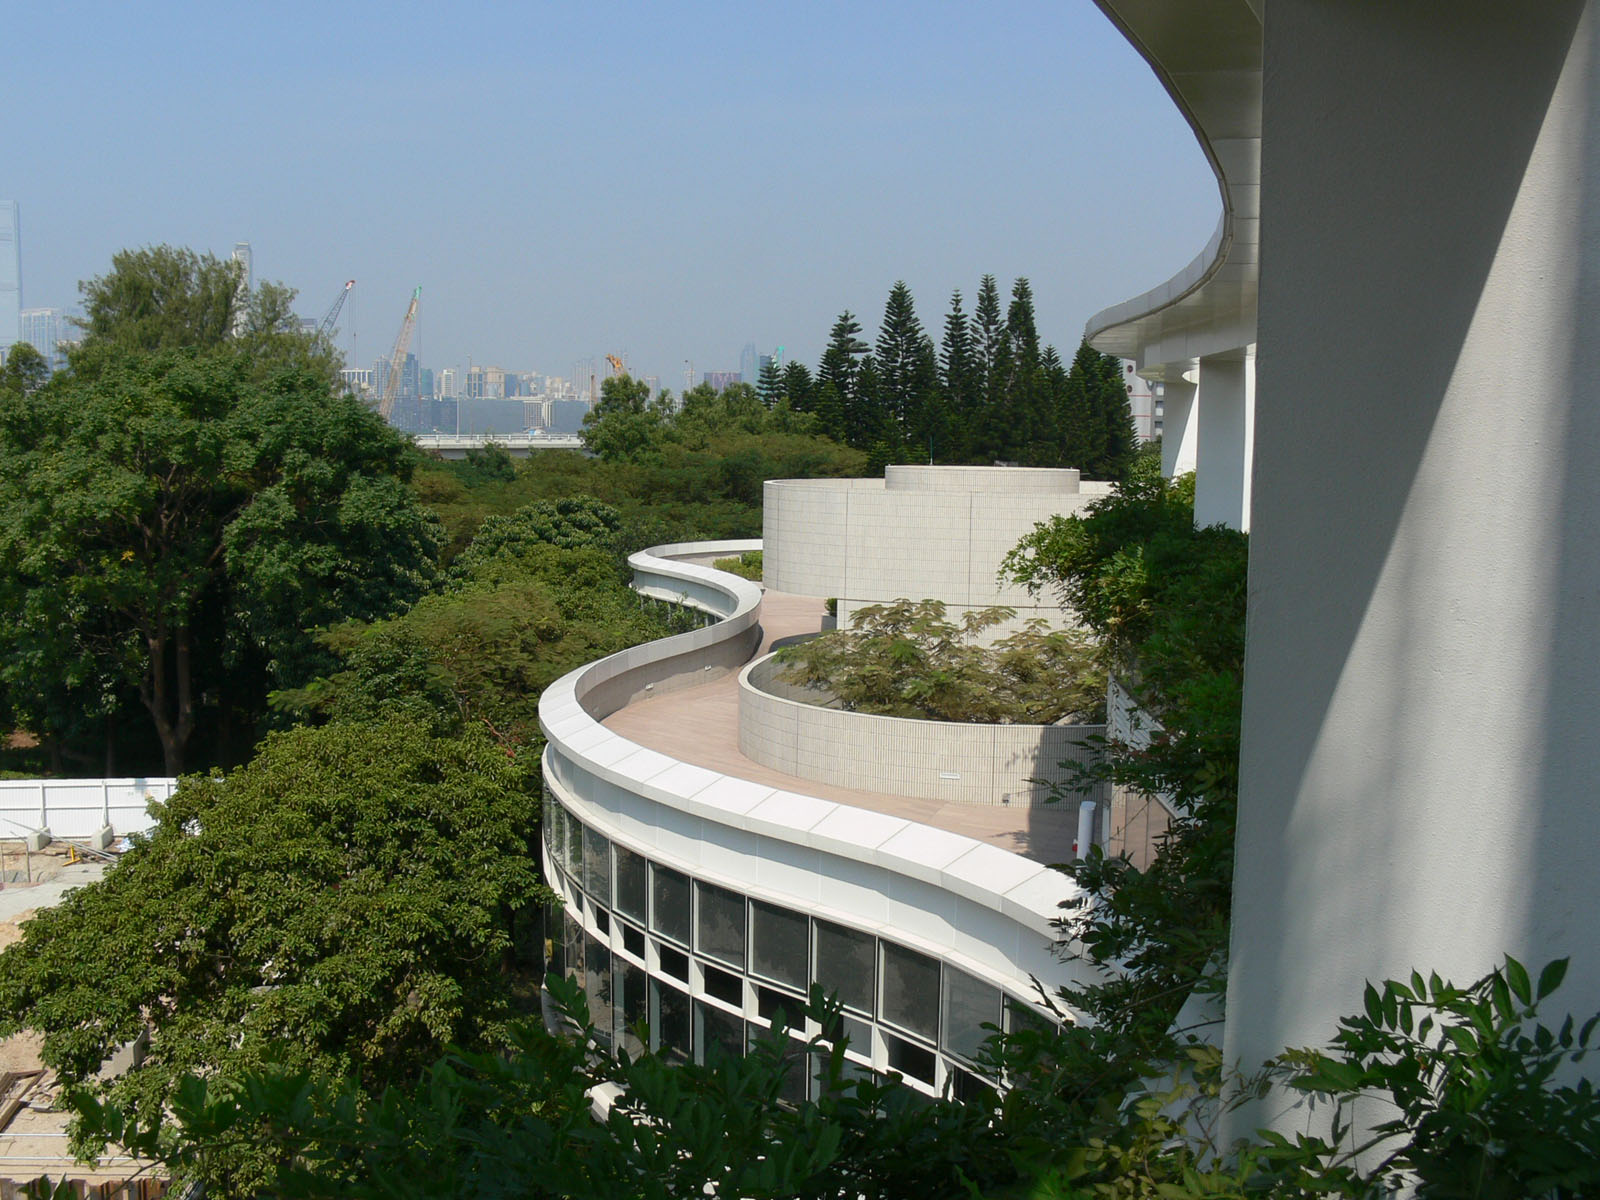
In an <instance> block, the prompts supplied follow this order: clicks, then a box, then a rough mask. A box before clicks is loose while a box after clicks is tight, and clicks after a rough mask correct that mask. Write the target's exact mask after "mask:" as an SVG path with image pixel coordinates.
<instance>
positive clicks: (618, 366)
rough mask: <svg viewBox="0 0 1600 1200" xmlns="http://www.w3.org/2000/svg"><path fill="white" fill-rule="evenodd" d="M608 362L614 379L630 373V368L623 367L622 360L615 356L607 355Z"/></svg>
mask: <svg viewBox="0 0 1600 1200" xmlns="http://www.w3.org/2000/svg"><path fill="white" fill-rule="evenodd" d="M606 361H607V362H608V363H610V364H611V376H612V378H613V379H614V378H616V377H617V376H618V375H626V374H627V373H628V368H627V367H625V366H623V365H622V360H621V359H620V358H618V357H617V356H616V355H615V354H608V355H606Z"/></svg>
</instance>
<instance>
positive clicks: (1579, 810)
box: [1200, 0, 1600, 1137]
mask: <svg viewBox="0 0 1600 1200" xmlns="http://www.w3.org/2000/svg"><path fill="white" fill-rule="evenodd" d="M1594 5H1595V0H1590V2H1588V3H1585V0H1545V2H1544V3H1540V4H1533V5H1509V4H1505V3H1503V2H1502V0H1457V2H1456V3H1454V4H1451V5H1450V6H1448V12H1446V11H1445V10H1444V9H1442V8H1441V7H1440V6H1439V5H1438V4H1436V3H1435V2H1434V0H1385V2H1384V3H1365V4H1328V3H1326V0H1272V3H1271V4H1270V5H1269V6H1268V7H1267V11H1266V34H1265V36H1266V43H1265V85H1264V95H1263V121H1264V127H1263V137H1262V187H1261V222H1262V223H1261V230H1262V239H1261V247H1262V254H1261V263H1262V268H1261V284H1260V325H1259V344H1260V346H1261V360H1260V388H1261V405H1260V411H1259V413H1258V414H1257V424H1256V442H1255V449H1256V455H1255V461H1256V467H1255V474H1254V516H1255V519H1254V521H1253V523H1252V524H1253V531H1252V534H1251V548H1250V601H1249V648H1248V651H1247V655H1246V663H1245V683H1244V729H1243V753H1242V756H1241V796H1240V811H1239V825H1238V843H1237V856H1236V861H1237V875H1236V881H1235V885H1234V922H1233V933H1232V951H1231V958H1230V974H1229V985H1228V998H1227V1023H1226V1037H1225V1053H1226V1054H1227V1056H1228V1058H1229V1059H1230V1060H1231V1061H1232V1062H1234V1063H1237V1064H1240V1065H1242V1066H1243V1067H1244V1068H1245V1069H1246V1070H1250V1069H1252V1068H1254V1067H1255V1066H1257V1065H1259V1064H1260V1063H1261V1062H1262V1061H1263V1060H1265V1059H1266V1058H1268V1057H1269V1056H1271V1055H1273V1054H1275V1053H1277V1052H1278V1051H1280V1050H1282V1049H1283V1048H1284V1047H1286V1046H1304V1045H1316V1044H1324V1043H1326V1041H1327V1040H1328V1038H1329V1037H1330V1036H1331V1035H1332V1034H1333V1033H1334V1031H1335V1027H1336V1021H1337V1019H1338V1017H1339V1016H1340V1015H1342V1014H1346V1013H1353V1012H1357V1011H1359V1010H1360V1008H1361V992H1362V986H1363V984H1364V982H1365V981H1366V980H1369V979H1370V980H1374V981H1376V980H1381V979H1384V978H1393V977H1399V976H1405V975H1408V974H1409V972H1410V971H1411V970H1412V969H1413V968H1417V969H1420V970H1422V971H1423V973H1424V974H1427V973H1428V972H1429V971H1431V970H1437V971H1438V972H1439V973H1440V974H1441V975H1443V976H1445V977H1446V978H1451V979H1454V980H1455V981H1456V982H1458V983H1462V984H1465V983H1470V982H1472V981H1473V980H1475V979H1477V978H1479V977H1481V976H1482V975H1483V974H1485V973H1486V972H1487V971H1488V970H1489V969H1490V968H1491V967H1493V966H1495V965H1496V964H1497V963H1498V962H1500V961H1501V960H1502V959H1503V957H1504V956H1505V955H1506V954H1512V955H1515V956H1516V957H1517V958H1519V959H1520V960H1522V961H1523V962H1524V963H1525V964H1526V965H1527V966H1528V967H1529V969H1530V970H1533V971H1537V969H1538V968H1539V967H1540V966H1541V965H1543V964H1544V963H1545V962H1546V961H1548V960H1550V959H1553V958H1556V957H1559V956H1571V959H1572V966H1571V972H1570V974H1569V976H1568V979H1567V983H1566V986H1565V987H1564V988H1563V989H1562V991H1561V992H1560V993H1558V994H1557V996H1556V1000H1557V1001H1558V1002H1559V1003H1558V1004H1556V1005H1552V1006H1551V1011H1550V1012H1549V1013H1548V1015H1549V1016H1550V1017H1551V1018H1553V1023H1556V1024H1559V1021H1560V1017H1561V1012H1562V1011H1563V1010H1566V1011H1572V1012H1574V1013H1577V1014H1580V1020H1581V1019H1583V1017H1586V1016H1588V1015H1589V1014H1591V1013H1593V1012H1594V1011H1596V1009H1600V939H1597V938H1596V936H1595V932H1594V914H1595V913H1596V912H1600V869H1597V868H1596V866H1595V862H1594V857H1595V850H1596V847H1597V846H1600V737H1596V736H1595V730H1596V729H1597V728H1600V666H1597V660H1596V650H1597V647H1600V541H1597V540H1596V537H1595V530H1596V529H1600V472H1597V471H1596V470H1595V469H1594V464H1595V460H1596V456H1597V454H1600V322H1597V321H1596V320H1594V316H1593V314H1594V313H1595V312H1597V311H1600V83H1597V74H1596V62H1597V56H1596V32H1597V21H1596V16H1597V14H1596V13H1595V11H1594ZM1201 390H1202V392H1205V390H1206V384H1205V380H1204V379H1202V384H1201ZM1202 399H1203V401H1204V405H1206V406H1209V405H1210V403H1211V397H1210V394H1209V393H1207V394H1206V395H1204V396H1203V397H1202ZM1207 465H1208V464H1207V462H1206V459H1205V455H1204V446H1203V445H1202V455H1201V462H1200V472H1201V474H1200V478H1201V479H1202V480H1204V479H1205V472H1206V468H1207ZM1585 1065H1588V1064H1585ZM1289 1103H1290V1101H1289V1099H1288V1098H1281V1097H1280V1098H1279V1099H1278V1100H1276V1101H1270V1102H1268V1103H1266V1104H1264V1105H1263V1104H1257V1105H1253V1106H1251V1107H1249V1108H1247V1109H1245V1110H1242V1111H1241V1112H1239V1113H1238V1114H1235V1116H1234V1117H1232V1118H1230V1120H1231V1125H1230V1127H1229V1128H1227V1129H1224V1130H1223V1134H1224V1136H1225V1137H1231V1136H1233V1135H1235V1134H1238V1133H1242V1132H1248V1131H1249V1130H1251V1129H1253V1128H1255V1127H1258V1126H1260V1125H1263V1124H1268V1123H1271V1124H1273V1125H1275V1126H1277V1127H1278V1128H1280V1129H1290V1128H1294V1127H1297V1126H1300V1125H1303V1124H1304V1123H1305V1121H1306V1115H1305V1113H1304V1112H1303V1111H1302V1110H1292V1109H1290V1108H1289V1107H1288V1105H1289Z"/></svg>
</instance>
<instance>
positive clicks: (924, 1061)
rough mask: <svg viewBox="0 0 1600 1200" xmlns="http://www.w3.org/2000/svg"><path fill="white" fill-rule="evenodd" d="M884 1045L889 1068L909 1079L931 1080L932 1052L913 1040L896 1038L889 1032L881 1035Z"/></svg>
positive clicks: (930, 1081)
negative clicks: (886, 1050)
mask: <svg viewBox="0 0 1600 1200" xmlns="http://www.w3.org/2000/svg"><path fill="white" fill-rule="evenodd" d="M883 1041H884V1045H885V1046H886V1047H888V1050H889V1069H890V1070H891V1071H899V1072H900V1074H902V1075H905V1076H907V1077H908V1078H910V1079H920V1080H922V1082H923V1083H932V1082H933V1066H934V1054H933V1051H932V1050H926V1049H924V1048H923V1047H921V1046H918V1045H916V1044H915V1043H914V1042H908V1041H905V1040H904V1039H902V1038H897V1037H895V1036H894V1035H893V1034H891V1033H886V1034H884V1035H883Z"/></svg>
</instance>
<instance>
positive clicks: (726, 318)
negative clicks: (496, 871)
mask: <svg viewBox="0 0 1600 1200" xmlns="http://www.w3.org/2000/svg"><path fill="white" fill-rule="evenodd" d="M6 37H7V40H8V42H9V46H8V50H7V54H6V56H5V57H6V68H5V76H6V87H5V94H6V101H5V103H4V104H3V105H0V110H3V112H0V121H3V131H4V132H3V144H4V146H5V147H6V153H5V154H4V156H3V158H0V199H6V200H11V199H14V200H16V201H18V202H19V204H20V207H21V234H22V238H21V240H22V270H23V287H24V296H23V300H24V303H25V304H27V305H29V306H59V307H70V306H71V305H72V304H74V303H75V302H76V300H77V283H78V281H79V280H82V279H87V278H90V277H93V276H96V275H101V274H103V273H105V272H106V271H107V270H108V269H109V267H110V261H111V256H112V255H113V254H114V253H115V252H116V251H117V250H119V249H121V248H124V247H133V246H142V245H155V244H161V243H168V244H173V245H182V246H190V247H193V248H194V249H196V250H199V251H208V250H209V251H212V252H214V253H216V254H217V255H219V256H221V257H226V256H227V254H228V253H229V252H230V251H231V250H232V248H233V244H234V243H235V242H236V241H248V242H250V243H251V245H252V247H253V251H254V259H255V271H256V276H257V278H258V279H262V278H265V279H273V280H279V281H282V282H284V283H287V284H288V285H290V286H291V287H294V288H296V289H297V290H298V291H299V293H300V298H299V301H298V302H297V308H298V309H299V311H300V312H301V313H302V315H305V316H312V317H321V316H322V314H323V313H324V312H325V311H326V310H327V309H328V307H329V305H330V304H331V303H332V302H333V300H334V298H335V297H336V296H337V294H338V293H339V291H340V290H341V289H342V287H343V284H344V281H345V280H346V279H351V278H354V279H355V280H356V286H355V289H354V290H353V292H352V293H351V296H350V299H349V301H348V303H347V304H346V307H345V309H344V312H343V314H342V316H341V320H340V331H339V336H338V339H337V340H338V344H339V347H340V349H341V350H343V351H344V353H345V354H346V356H347V358H349V359H350V361H351V362H352V365H360V366H367V365H370V364H371V362H372V361H373V360H374V359H375V358H378V357H380V356H386V355H387V354H388V352H389V351H390V350H391V348H392V347H393V344H394V340H395V337H396V334H397V333H398V332H399V328H400V323H401V318H402V316H403V315H404V312H405V308H406V304H407V302H408V300H409V299H410V295H411V290H412V288H413V287H416V286H420V287H421V288H422V301H421V307H420V314H419V318H418V324H417V332H416V336H415V338H414V339H413V343H412V349H413V350H415V351H416V352H417V354H418V357H419V359H420V361H421V362H422V365H423V366H429V367H434V368H435V369H437V368H441V367H447V366H466V365H467V364H468V363H469V362H471V363H474V364H478V365H493V366H501V367H504V368H506V369H509V370H518V371H529V370H537V371H540V372H544V373H546V374H551V375H563V376H569V375H571V374H572V373H573V370H574V364H575V363H577V362H579V361H580V360H586V359H595V360H598V361H599V365H600V370H601V372H602V373H603V372H604V370H605V363H604V359H603V356H604V355H606V354H608V353H613V354H618V355H620V356H622V357H623V358H624V359H625V360H626V361H627V363H628V365H629V367H630V368H631V369H632V371H633V373H634V374H636V375H646V374H654V375H659V376H660V377H661V380H662V383H663V384H665V385H667V386H670V387H673V388H674V389H679V388H681V387H682V385H683V380H684V372H685V369H686V364H689V363H692V364H693V366H694V369H695V371H696V374H697V375H698V374H700V373H702V372H705V371H709V370H737V369H738V366H739V353H740V349H741V347H743V346H744V345H745V343H747V342H754V343H756V345H757V346H758V347H759V349H760V350H761V352H763V353H770V352H771V351H772V350H773V349H774V348H775V347H777V346H779V345H782V346H784V347H785V358H786V359H793V358H799V359H800V360H801V361H803V362H805V363H806V364H807V365H808V366H811V367H813V368H814V367H815V365H816V363H817V360H818V358H819V357H820V356H821V353H822V350H823V347H824V345H825V344H826V341H827V337H828V331H829V329H830V327H831V326H832V324H833V322H834V319H835V318H836V317H837V316H838V315H839V313H840V312H841V311H843V310H845V309H849V310H851V311H853V312H854V313H856V314H857V316H858V318H859V319H860V320H861V323H862V325H863V326H864V327H865V330H866V333H867V335H868V337H869V338H870V337H872V336H874V335H875V333H876V329H877V325H878V322H879V319H880V318H881V316H882V312H883V304H884V300H885V298H886V297H887V295H888V292H889V289H890V287H891V286H892V285H893V284H894V283H895V281H896V280H902V279H903V280H904V281H905V282H906V283H907V284H908V285H909V286H910V288H911V291H912V294H913V296H914V297H915V299H916V303H917V311H918V315H919V316H920V317H921V319H922V322H923V325H924V326H925V328H927V329H928V331H929V332H930V333H931V334H932V335H933V337H934V338H935V340H937V339H938V337H939V336H940V332H941V329H942V326H943V321H944V314H945V312H946V311H947V310H948V308H949V304H950V295H951V292H952V290H954V289H958V288H959V289H960V290H961V292H962V294H963V297H964V300H965V307H966V308H967V309H968V311H970V309H971V306H972V298H973V295H974V293H975V292H976V290H977V287H978V283H979V280H980V279H981V278H982V276H983V275H984V274H985V273H992V274H994V275H995V276H996V277H997V278H998V279H999V281H1000V284H1001V287H1002V289H1004V290H1006V291H1009V288H1010V286H1011V283H1012V281H1013V280H1014V279H1015V278H1016V277H1018V276H1027V277H1028V279H1029V281H1030V283H1031V284H1032V287H1033V291H1034V297H1035V308H1036V312H1037V314H1038V324H1039V330H1040V334H1041V337H1042V338H1043V339H1044V340H1045V341H1047V342H1051V343H1054V344H1056V345H1057V346H1058V347H1059V348H1061V350H1062V352H1063V354H1065V355H1066V356H1068V357H1070V355H1071V352H1072V351H1073V350H1074V349H1075V348H1076V346H1077V343H1078V341H1079V339H1080V338H1081V337H1082V334H1083V327H1084V324H1085V322H1086V321H1087V320H1088V319H1089V318H1090V316H1092V315H1093V314H1094V313H1095V312H1097V311H1099V310H1100V309H1102V308H1105V307H1107V306H1109V305H1111V304H1115V303H1117V302H1119V301H1121V300H1125V299H1127V298H1129V297H1131V296H1133V295H1136V294H1138V293H1140V292H1142V291H1144V290H1146V289H1147V288H1150V287H1153V286H1154V285H1156V284H1158V283H1160V282H1162V281H1163V280H1165V279H1166V278H1168V277H1169V276H1171V275H1173V274H1175V273H1176V272H1177V271H1178V270H1179V269H1180V268H1182V267H1183V266H1184V265H1185V264H1187V263H1188V262H1189V260H1190V259H1192V258H1193V257H1194V255H1195V254H1197V253H1198V252H1199V251H1200V250H1201V248H1202V247H1203V245H1204V244H1205V241H1206V238H1207V237H1208V236H1209V235H1210V234H1211V232H1212V230H1213V229H1214V227H1215V225H1216V221H1217V217H1218V214H1219V212H1220V206H1219V202H1218V199H1217V188H1216V184H1215V181H1214V179H1213V177H1212V175H1211V172H1210V170H1209V168H1208V167H1207V165H1206V162H1205V159H1204V157H1203V155H1202V154H1201V152H1200V150H1199V148H1198V147H1197V145H1196V144H1195V141H1194V138H1193V136H1192V134H1191V133H1190V131H1189V129H1188V127H1187V125H1186V124H1185V123H1184V121H1183V119H1182V118H1181V116H1180V115H1179V114H1178V112H1177V109H1176V108H1175V107H1174V106H1173V104H1172V102H1171V101H1170V99H1169V98H1168V97H1167V96H1166V94H1165V92H1164V91H1163V90H1162V89H1161V87H1160V85H1159V84H1158V83H1157V82H1156V80H1155V78H1154V76H1153V75H1152V74H1151V73H1150V71H1149V68H1148V67H1147V66H1145V64H1144V63H1143V61H1142V60H1141V59H1139V57H1138V56H1137V55H1136V54H1135V53H1134V51H1133V50H1132V48H1131V47H1130V46H1129V45H1128V44H1127V43H1126V42H1125V41H1124V40H1123V39H1122V37H1121V36H1120V35H1119V34H1117V32H1116V31H1115V30H1114V29H1113V27H1112V26H1111V24H1110V22H1109V21H1107V20H1106V19H1105V17H1104V16H1103V15H1102V14H1101V13H1100V11H1099V10H1098V9H1097V8H1096V7H1095V6H1094V5H1093V4H1092V3H1090V2H1089V0H1048V2H1044V0H1039V2H1030V0H1016V2H1013V0H990V3H988V4H986V5H977V4H973V3H965V4H946V3H941V2H938V0H921V2H916V3H912V2H901V0H872V2H870V3H859V2H858V3H851V4H845V3H830V2H826V0H822V2H816V3H806V4H790V3H763V4H732V3H697V2H694V0H687V2H682V3H676V4H663V3H657V4H624V3H605V2H600V3H594V2H587V0H586V2H584V3H573V2H572V0H567V2H565V3H561V4H549V3H543V2H528V0H525V2H523V3H484V2H478V0H458V2H457V3H455V4H453V5H449V6H446V5H441V4H438V3H429V4H419V3H410V2H407V0H397V2H391V3H384V4H377V3H366V2H364V0H341V3H339V4H332V5H330V4H326V3H319V4H309V3H301V2H299V0H283V2H280V3H276V4H272V5H267V4H252V5H243V4H237V5H236V4H219V3H216V2H215V0H209V2H207V3H204V4H188V3H161V2H159V0H150V2H149V3H144V4H128V3H126V0H119V2H118V3H114V4H113V3H107V4H76V3H71V2H70V0H68V2H65V3H60V4H55V5H41V4H28V5H15V6H12V7H11V8H9V9H8V12H7V18H6ZM583 369H584V370H587V369H588V368H587V367H585V368H583Z"/></svg>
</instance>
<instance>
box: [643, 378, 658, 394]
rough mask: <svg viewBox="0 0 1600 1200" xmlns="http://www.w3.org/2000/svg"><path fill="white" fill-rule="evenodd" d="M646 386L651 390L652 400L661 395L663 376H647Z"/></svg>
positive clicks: (645, 379)
mask: <svg viewBox="0 0 1600 1200" xmlns="http://www.w3.org/2000/svg"><path fill="white" fill-rule="evenodd" d="M644 385H645V387H647V388H649V389H650V398H651V399H652V400H654V399H655V398H656V397H657V396H659V395H660V394H661V376H659V375H646V376H645V377H644Z"/></svg>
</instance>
